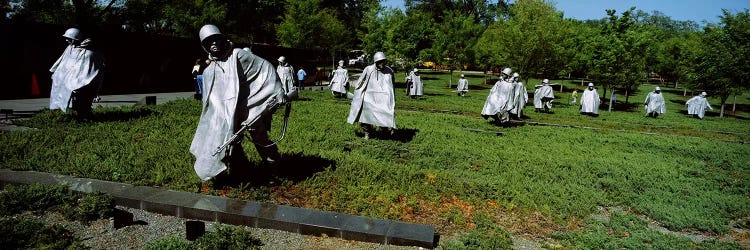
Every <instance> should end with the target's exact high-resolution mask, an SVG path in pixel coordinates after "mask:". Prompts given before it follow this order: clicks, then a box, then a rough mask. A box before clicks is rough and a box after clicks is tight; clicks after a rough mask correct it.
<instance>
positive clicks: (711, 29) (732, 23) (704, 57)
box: [691, 9, 750, 117]
mask: <svg viewBox="0 0 750 250" xmlns="http://www.w3.org/2000/svg"><path fill="white" fill-rule="evenodd" d="M702 47H703V49H702V50H701V51H700V52H699V55H698V60H697V61H698V63H696V64H695V66H696V67H695V68H694V71H695V72H696V73H695V75H694V76H695V81H694V82H693V83H692V84H691V87H692V88H693V89H696V90H704V91H706V92H708V93H710V94H711V95H715V96H718V97H719V99H720V100H721V113H720V116H721V117H723V116H724V104H726V101H727V99H728V98H729V96H731V95H734V94H738V93H742V91H744V90H746V89H747V88H748V83H747V80H746V79H747V77H748V74H750V73H749V72H748V70H750V63H749V62H748V61H747V56H750V12H748V10H747V9H745V11H743V12H739V13H737V14H736V15H734V14H732V13H730V12H729V11H727V10H724V12H723V15H722V16H721V22H720V23H719V24H710V25H709V26H707V27H706V28H705V30H704V36H703V41H702Z"/></svg>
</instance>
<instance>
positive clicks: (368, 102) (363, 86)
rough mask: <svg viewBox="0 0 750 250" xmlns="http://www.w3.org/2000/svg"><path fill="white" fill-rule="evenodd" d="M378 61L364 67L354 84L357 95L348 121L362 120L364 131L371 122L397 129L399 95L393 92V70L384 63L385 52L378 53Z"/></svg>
mask: <svg viewBox="0 0 750 250" xmlns="http://www.w3.org/2000/svg"><path fill="white" fill-rule="evenodd" d="M374 58H375V64H373V65H370V66H367V67H365V69H364V70H363V71H362V75H360V76H359V79H358V80H357V81H356V82H355V83H354V87H355V90H354V98H352V106H351V108H350V109H349V117H347V119H346V122H348V123H350V124H354V123H355V122H359V123H360V125H362V128H363V129H364V130H365V131H364V132H365V138H367V133H368V131H367V129H368V127H369V125H374V126H379V127H388V128H392V129H395V128H396V122H395V120H394V116H395V115H394V110H395V108H396V98H395V95H394V93H393V82H394V76H393V69H391V68H390V67H388V66H385V62H386V59H385V55H384V54H383V53H382V52H377V53H375V56H374Z"/></svg>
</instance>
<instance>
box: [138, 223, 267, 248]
mask: <svg viewBox="0 0 750 250" xmlns="http://www.w3.org/2000/svg"><path fill="white" fill-rule="evenodd" d="M215 229H216V231H214V232H207V233H206V234H204V235H203V236H201V237H198V239H196V240H195V241H193V242H190V241H187V240H185V239H182V238H179V237H168V238H161V239H157V240H154V241H151V242H149V243H148V244H147V245H146V247H144V250H162V249H170V250H180V249H185V250H188V249H190V250H204V249H205V250H208V249H226V250H244V249H259V248H260V247H261V246H263V242H261V241H260V240H259V239H258V238H255V237H254V236H253V235H252V234H251V233H250V232H248V231H247V230H244V229H243V228H242V227H236V226H227V225H221V224H216V225H215Z"/></svg>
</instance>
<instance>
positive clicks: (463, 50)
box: [431, 11, 484, 88]
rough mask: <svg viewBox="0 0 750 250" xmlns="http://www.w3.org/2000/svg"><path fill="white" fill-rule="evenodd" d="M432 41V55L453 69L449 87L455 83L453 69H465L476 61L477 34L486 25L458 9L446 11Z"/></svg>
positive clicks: (440, 62)
mask: <svg viewBox="0 0 750 250" xmlns="http://www.w3.org/2000/svg"><path fill="white" fill-rule="evenodd" d="M436 30H437V32H436V33H435V36H434V40H433V43H432V49H431V51H432V57H433V58H434V59H435V61H437V62H438V63H439V64H441V65H447V66H448V67H449V69H450V71H451V79H450V80H449V84H448V87H449V88H450V87H451V85H453V77H452V76H453V70H454V69H464V65H467V64H469V63H472V62H474V50H473V48H474V45H475V44H476V41H477V38H478V37H477V36H476V35H475V34H481V32H482V31H483V30H484V27H483V26H482V25H481V24H480V23H478V22H477V21H476V19H474V17H472V16H470V15H464V14H462V13H459V12H457V11H446V17H445V20H444V22H443V23H440V24H438V25H437V27H436Z"/></svg>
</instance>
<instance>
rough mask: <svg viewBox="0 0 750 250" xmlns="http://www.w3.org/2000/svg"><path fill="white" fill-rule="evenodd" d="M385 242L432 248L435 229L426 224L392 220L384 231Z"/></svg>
mask: <svg viewBox="0 0 750 250" xmlns="http://www.w3.org/2000/svg"><path fill="white" fill-rule="evenodd" d="M385 237H386V243H387V244H393V245H399V246H419V247H424V248H433V247H435V246H433V240H434V239H435V229H434V228H433V227H431V226H428V225H422V224H414V223H405V222H400V221H394V222H393V223H392V224H391V226H390V227H389V228H388V232H387V233H386V236H385Z"/></svg>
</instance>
